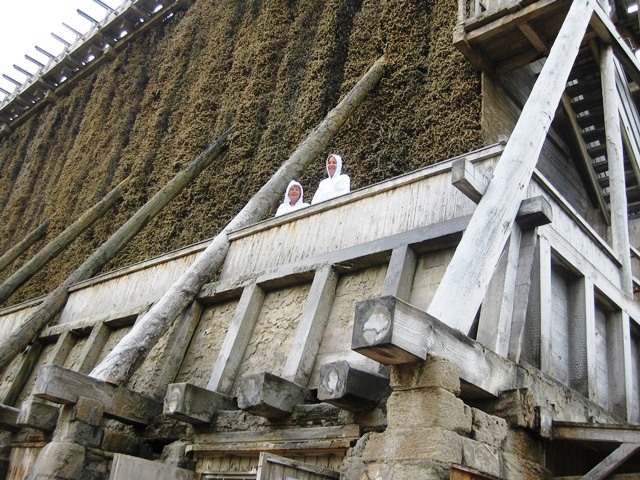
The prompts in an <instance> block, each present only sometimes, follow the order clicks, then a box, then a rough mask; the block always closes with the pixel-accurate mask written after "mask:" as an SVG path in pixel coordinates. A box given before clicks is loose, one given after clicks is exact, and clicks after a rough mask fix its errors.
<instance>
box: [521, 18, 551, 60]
mask: <svg viewBox="0 0 640 480" xmlns="http://www.w3.org/2000/svg"><path fill="white" fill-rule="evenodd" d="M518 28H519V29H520V31H521V32H522V34H523V35H524V36H525V37H527V40H529V43H530V44H531V45H533V48H535V49H536V50H537V51H538V53H541V54H546V53H547V52H548V51H549V47H547V43H546V42H545V41H544V39H543V38H542V37H541V36H540V34H539V33H538V32H537V31H536V30H535V29H534V28H533V27H532V26H531V25H530V24H529V23H523V24H521V25H518Z"/></svg>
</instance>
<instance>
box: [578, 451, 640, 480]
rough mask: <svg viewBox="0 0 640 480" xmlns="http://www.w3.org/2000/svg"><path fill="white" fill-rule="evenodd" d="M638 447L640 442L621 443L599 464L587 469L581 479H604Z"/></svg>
mask: <svg viewBox="0 0 640 480" xmlns="http://www.w3.org/2000/svg"><path fill="white" fill-rule="evenodd" d="M638 449H640V443H623V444H622V445H620V446H619V447H618V448H616V449H615V450H614V451H613V452H611V454H610V455H609V456H608V457H607V458H605V459H604V460H602V461H601V462H600V463H599V464H597V465H596V466H595V467H593V468H592V469H591V470H589V471H588V472H587V473H586V475H584V476H583V477H582V478H583V480H604V479H605V478H609V475H610V474H611V473H613V472H614V471H615V470H616V469H617V468H618V467H619V466H621V465H622V464H623V463H624V462H625V461H627V459H628V458H630V457H631V456H632V455H633V454H634V453H636V451H638Z"/></svg>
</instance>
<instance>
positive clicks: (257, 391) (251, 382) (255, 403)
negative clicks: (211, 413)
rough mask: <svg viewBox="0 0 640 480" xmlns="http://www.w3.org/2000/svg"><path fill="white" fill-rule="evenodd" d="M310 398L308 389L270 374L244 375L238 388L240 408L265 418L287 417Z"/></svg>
mask: <svg viewBox="0 0 640 480" xmlns="http://www.w3.org/2000/svg"><path fill="white" fill-rule="evenodd" d="M309 398H310V391H309V390H308V389H307V388H305V387H302V386H300V385H298V384H296V383H293V382H290V381H289V380H286V379H284V378H281V377H278V376H277V375H273V374H272V373H268V372H259V373H250V374H247V375H243V376H242V378H241V379H240V385H239V387H238V407H239V408H240V409H242V410H245V411H247V412H249V413H252V414H253V415H258V416H260V417H264V418H282V417H286V416H288V415H290V414H291V413H292V412H293V409H294V407H295V406H296V405H299V404H302V403H305V400H308V399H309Z"/></svg>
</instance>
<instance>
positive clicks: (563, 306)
mask: <svg viewBox="0 0 640 480" xmlns="http://www.w3.org/2000/svg"><path fill="white" fill-rule="evenodd" d="M569 291H570V289H569V280H568V279H567V278H566V277H565V276H564V275H562V274H561V273H560V272H559V271H558V269H557V268H552V269H551V289H550V292H549V293H550V295H551V309H550V312H549V313H550V314H551V318H550V319H549V330H550V335H549V346H550V348H549V358H548V364H547V365H548V368H547V369H546V370H543V371H545V372H546V373H548V374H550V375H551V376H552V377H554V378H556V379H558V380H559V381H560V382H562V383H563V384H565V385H571V381H570V380H571V379H570V370H571V369H570V365H569V363H570V360H571V351H570V347H569V336H570V332H569V325H570V324H569V316H570V305H569V304H570V301H571V299H570V297H569Z"/></svg>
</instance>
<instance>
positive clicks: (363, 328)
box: [351, 297, 520, 396]
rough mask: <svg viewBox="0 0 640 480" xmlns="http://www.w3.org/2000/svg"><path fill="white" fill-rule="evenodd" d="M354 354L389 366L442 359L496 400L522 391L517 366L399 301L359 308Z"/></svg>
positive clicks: (370, 302) (368, 303)
mask: <svg viewBox="0 0 640 480" xmlns="http://www.w3.org/2000/svg"><path fill="white" fill-rule="evenodd" d="M351 349H352V350H355V351H356V352H358V353H361V354H362V355H365V356H367V357H369V358H373V359H374V360H376V361H378V362H380V363H383V364H385V365H395V364H399V363H409V362H415V361H419V360H424V359H426V356H427V354H433V355H436V356H442V357H444V358H447V359H449V360H451V361H452V362H454V363H455V364H456V365H458V367H459V368H460V378H461V379H462V380H464V381H465V382H467V383H468V384H470V385H472V386H474V387H475V388H476V389H479V390H480V391H482V392H485V393H486V394H489V395H494V396H497V395H499V394H500V392H501V391H503V390H507V389H513V388H517V387H518V385H517V382H518V380H517V379H518V378H520V377H518V372H519V369H520V367H518V366H517V365H515V364H514V363H512V362H510V361H509V360H506V359H505V358H503V357H501V356H499V355H497V354H495V353H493V352H492V351H491V350H487V349H486V348H484V346H482V345H481V344H480V343H479V342H476V341H475V340H472V339H471V338H469V337H468V336H467V335H464V334H462V333H461V332H460V331H458V330H455V329H452V328H451V327H449V326H448V325H446V324H444V323H442V322H440V321H439V320H438V319H436V318H434V317H432V316H431V315H429V314H428V313H427V312H424V311H422V310H419V309H417V308H415V307H413V306H412V305H409V304H407V303H405V302H403V301H402V300H399V299H397V298H394V297H381V298H376V299H371V300H364V301H362V302H358V304H357V305H356V316H355V320H354V327H353V336H352V341H351Z"/></svg>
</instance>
